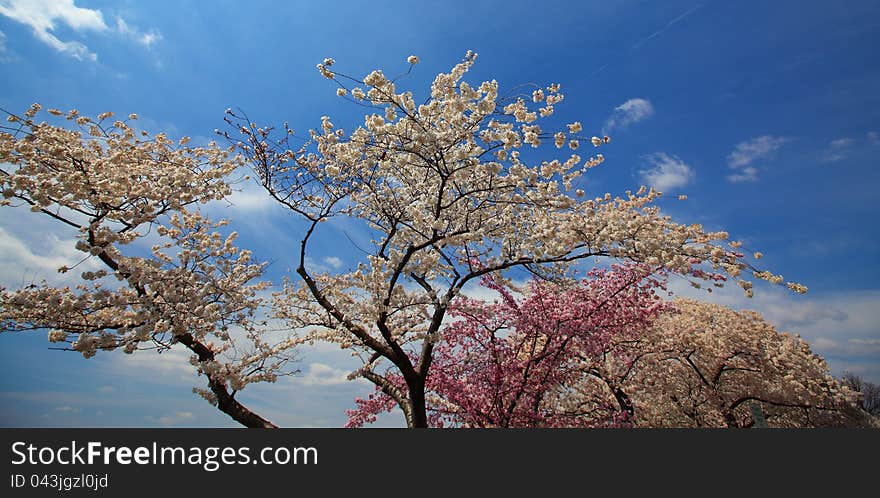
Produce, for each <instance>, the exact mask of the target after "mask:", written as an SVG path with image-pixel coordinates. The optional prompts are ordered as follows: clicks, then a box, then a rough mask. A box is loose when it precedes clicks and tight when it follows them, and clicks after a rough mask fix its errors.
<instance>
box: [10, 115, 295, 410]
mask: <svg viewBox="0 0 880 498" xmlns="http://www.w3.org/2000/svg"><path fill="white" fill-rule="evenodd" d="M40 110H41V107H40V106H39V105H36V104H34V105H33V106H32V107H31V108H30V109H29V110H28V111H27V112H25V113H24V114H23V115H21V116H17V115H13V114H9V117H8V121H9V123H8V126H4V127H3V132H2V133H0V166H2V167H0V191H2V194H3V200H2V202H0V204H2V205H3V206H30V210H31V211H33V212H35V213H38V214H41V215H43V216H45V217H46V218H48V219H51V220H53V221H55V222H57V223H58V224H59V225H60V226H66V227H69V228H70V229H71V244H73V243H74V242H75V245H76V249H77V250H78V251H80V252H81V254H82V260H81V261H80V262H79V263H77V264H75V265H72V266H71V267H67V266H63V267H61V268H58V269H57V270H58V271H59V272H61V273H67V272H72V271H74V270H75V269H76V267H77V266H80V265H82V264H84V263H85V262H86V261H87V260H90V261H92V262H97V266H98V267H100V269H97V270H95V271H82V272H81V274H80V278H79V279H78V280H79V282H80V283H78V284H76V285H75V286H74V287H71V286H67V285H63V286H62V285H52V284H49V283H47V282H45V281H44V282H42V283H36V284H31V285H26V286H23V287H21V288H18V289H4V288H0V330H3V331H25V330H35V329H45V328H48V329H50V330H49V340H50V341H52V342H53V343H57V344H60V345H62V349H68V350H74V351H78V352H80V353H82V355H83V356H84V357H86V358H89V357H92V356H94V355H95V354H96V352H98V351H110V350H116V349H121V350H122V351H124V352H125V353H129V354H131V353H134V352H135V351H137V350H140V349H153V350H156V351H158V352H162V351H164V350H168V349H170V348H172V347H175V345H176V344H180V345H181V346H183V347H185V348H187V349H188V350H189V351H190V352H191V353H192V357H191V362H192V364H193V365H194V366H195V368H197V369H198V372H199V373H200V374H203V375H205V376H206V377H207V380H208V385H207V389H196V391H197V392H199V393H200V394H201V395H202V396H204V397H205V398H206V399H208V400H209V401H210V402H211V403H213V404H215V405H216V406H217V407H218V408H219V409H220V410H222V411H223V412H224V413H226V414H228V415H229V416H230V417H232V418H233V419H234V420H236V421H237V422H239V423H241V424H243V425H245V426H248V427H272V426H273V424H272V423H271V422H269V421H268V420H266V419H265V418H263V417H262V416H260V415H258V414H256V413H254V412H253V411H251V410H250V409H249V408H247V407H246V406H245V405H244V404H242V403H241V402H240V401H239V400H238V398H237V397H236V394H237V393H238V392H239V391H241V390H242V389H244V387H245V386H246V385H248V384H250V383H253V382H260V381H268V382H271V381H274V380H275V379H276V377H277V376H278V375H279V374H282V373H284V370H283V367H284V366H285V363H286V362H287V360H288V359H289V357H290V354H291V353H290V348H291V347H292V345H293V344H294V341H293V340H288V339H282V340H279V341H277V342H270V338H269V336H267V335H266V334H265V333H264V330H263V329H262V327H261V326H260V324H259V323H257V322H255V320H254V317H255V315H256V313H257V310H258V307H259V306H260V305H261V299H260V298H259V297H258V292H259V291H260V290H262V289H264V288H265V287H266V283H265V282H260V281H258V278H259V277H260V276H261V274H262V272H263V267H264V266H263V265H262V264H260V263H256V262H254V261H253V258H252V255H251V252H250V251H247V250H240V249H239V248H237V247H236V246H235V245H234V241H235V234H234V233H233V234H231V235H229V236H226V237H224V236H221V234H220V233H219V232H218V231H217V228H218V227H220V226H221V225H223V223H222V222H221V223H213V222H211V221H210V220H208V219H207V218H205V217H204V216H203V215H202V214H200V213H199V211H198V210H195V209H193V207H194V206H197V205H198V204H200V203H205V202H208V201H211V200H217V199H222V198H224V196H226V195H228V194H229V193H230V186H229V184H228V183H227V181H226V177H227V176H228V175H229V174H230V173H232V172H233V171H234V170H235V168H237V167H238V166H239V165H240V162H239V160H238V158H236V157H232V156H231V155H230V152H231V151H230V150H223V149H221V148H218V147H217V146H216V145H215V144H213V143H211V144H209V145H207V146H205V147H188V146H186V142H187V140H188V139H186V138H184V139H181V140H180V141H179V142H173V141H172V140H170V139H169V138H167V137H166V136H165V135H164V134H159V135H156V136H149V135H147V134H146V132H142V133H139V132H136V131H135V129H133V128H132V127H131V126H130V125H129V124H128V122H129V121H130V120H134V119H136V118H137V116H135V115H131V116H129V119H128V120H126V121H115V122H112V123H111V122H110V121H108V120H109V118H111V116H112V114H111V113H105V114H102V115H100V116H98V117H97V119H91V118H89V117H86V116H81V115H79V114H78V112H77V111H70V112H69V113H67V114H66V118H67V120H68V121H70V122H72V123H73V124H74V126H73V127H72V129H66V128H64V127H62V126H56V125H52V124H49V123H47V122H38V121H37V115H38V113H39V112H40ZM48 112H49V113H50V114H52V115H55V116H61V115H62V113H61V112H59V111H57V110H49V111H48ZM148 241H151V242H148ZM151 243H152V244H154V245H153V246H152V248H150V247H149V244H151ZM53 270H54V269H53ZM138 354H145V353H138Z"/></svg>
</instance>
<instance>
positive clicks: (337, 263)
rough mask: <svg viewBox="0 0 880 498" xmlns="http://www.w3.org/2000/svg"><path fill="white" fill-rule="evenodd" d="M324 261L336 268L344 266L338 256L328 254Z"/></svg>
mask: <svg viewBox="0 0 880 498" xmlns="http://www.w3.org/2000/svg"><path fill="white" fill-rule="evenodd" d="M324 262H325V263H327V264H328V265H330V266H332V267H333V268H334V269H336V270H338V269H339V268H342V260H341V259H339V258H337V257H336V256H327V257H326V258H324Z"/></svg>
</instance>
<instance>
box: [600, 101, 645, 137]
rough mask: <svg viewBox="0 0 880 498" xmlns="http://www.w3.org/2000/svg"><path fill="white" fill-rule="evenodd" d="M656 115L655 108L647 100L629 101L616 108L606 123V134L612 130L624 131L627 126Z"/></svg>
mask: <svg viewBox="0 0 880 498" xmlns="http://www.w3.org/2000/svg"><path fill="white" fill-rule="evenodd" d="M653 114H654V106H652V105H651V102H649V101H648V100H646V99H640V98H636V99H629V100H627V101H626V102H624V103H623V104H620V105H619V106H617V107H615V108H614V112H613V113H611V117H609V118H608V121H606V122H605V128H604V132H605V133H610V132H611V130H613V129H615V128H617V129H623V128H626V127H627V126H629V125H631V124H633V123H638V122H639V121H643V120H645V119H648V118H649V117H651V116H652V115H653Z"/></svg>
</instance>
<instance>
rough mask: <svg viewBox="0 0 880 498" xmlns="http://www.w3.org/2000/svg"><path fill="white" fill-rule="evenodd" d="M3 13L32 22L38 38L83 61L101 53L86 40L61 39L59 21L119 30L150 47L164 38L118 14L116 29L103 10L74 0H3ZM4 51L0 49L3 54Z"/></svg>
mask: <svg viewBox="0 0 880 498" xmlns="http://www.w3.org/2000/svg"><path fill="white" fill-rule="evenodd" d="M0 15H3V16H6V17H8V18H10V19H12V20H14V21H17V22H19V23H22V24H24V25H26V26H29V27H30V28H31V31H32V32H33V34H34V36H35V37H36V38H37V39H38V40H40V41H41V42H43V43H45V44H46V45H48V46H50V47H52V48H53V49H55V50H57V51H58V52H60V53H63V54H66V55H69V56H71V57H73V58H75V59H77V60H81V61H86V60H87V61H96V60H97V59H98V54H97V53H95V52H93V51H92V50H91V49H89V47H88V46H86V45H85V44H84V43H82V42H79V41H74V40H68V41H64V40H61V39H59V38H58V37H57V36H56V34H55V30H56V28H58V26H59V25H62V24H63V25H66V26H68V27H69V28H71V29H72V30H73V31H75V32H77V33H80V34H82V33H86V32H97V33H113V32H115V33H116V34H118V35H122V36H124V37H127V38H130V39H132V40H134V41H135V42H137V43H139V44H141V45H143V46H145V47H147V48H149V47H150V46H152V45H153V44H154V43H156V42H157V41H159V40H161V39H162V34H161V33H160V32H159V31H158V30H156V29H150V30H147V31H140V30H138V29H136V28H134V27H132V26H130V25H128V24H127V23H126V22H125V20H123V19H122V18H121V17H120V18H117V22H116V27H115V30H114V29H111V28H110V26H108V25H107V23H106V22H105V21H104V14H103V13H102V12H101V11H100V10H98V9H87V8H84V7H78V6H76V4H75V3H74V0H0ZM0 41H2V40H0ZM2 53H3V51H2V50H0V56H2Z"/></svg>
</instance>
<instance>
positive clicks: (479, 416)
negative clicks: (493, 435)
mask: <svg viewBox="0 0 880 498" xmlns="http://www.w3.org/2000/svg"><path fill="white" fill-rule="evenodd" d="M482 283H483V285H484V286H485V287H487V288H489V289H493V290H495V291H497V292H498V293H499V294H500V299H499V300H496V301H495V302H494V303H486V302H483V301H479V300H475V299H469V298H465V297H460V298H458V299H456V300H455V301H454V302H453V304H452V305H451V306H450V310H449V311H450V315H451V316H452V317H453V318H454V319H455V320H454V321H452V322H451V323H450V324H449V325H448V326H447V327H445V328H444V329H443V331H442V333H441V340H440V342H439V344H438V346H437V347H436V348H435V351H434V356H435V357H434V366H433V368H432V370H431V374H430V375H429V376H428V381H427V386H428V395H427V398H428V411H429V414H430V415H429V420H430V422H431V425H432V426H437V427H444V426H456V427H597V426H598V427H603V426H626V425H629V424H630V423H631V421H632V415H633V405H632V401H631V400H630V399H629V396H628V395H627V394H626V393H625V392H624V391H623V390H622V389H621V388H620V386H618V385H614V384H611V383H609V382H606V380H605V379H604V378H602V377H599V376H595V380H598V381H600V382H599V383H597V384H589V383H586V382H584V379H583V378H582V377H583V376H584V373H585V371H587V370H585V369H584V368H583V365H584V363H585V362H589V363H592V362H597V361H602V358H604V357H605V356H606V355H607V354H608V352H609V351H610V350H611V349H612V346H613V345H614V344H615V343H620V342H627V341H633V340H638V338H639V337H640V336H641V333H642V331H643V330H644V329H645V328H647V327H649V326H650V325H651V323H652V321H653V320H654V319H655V318H656V317H657V316H658V315H659V314H660V312H661V311H662V310H664V309H665V308H666V307H667V304H666V302H665V301H663V300H662V299H661V298H660V296H659V295H658V293H657V291H658V290H660V289H662V287H663V282H662V281H661V280H659V279H658V278H655V277H654V276H651V271H650V268H648V267H647V266H646V265H636V264H630V265H625V266H614V267H612V269H611V270H600V269H595V270H593V271H591V272H590V274H589V275H588V278H587V279H584V280H582V281H579V282H576V281H571V282H566V283H557V282H548V281H541V280H533V281H531V282H530V283H529V284H528V285H527V286H526V288H525V289H524V297H523V298H522V299H521V300H519V301H517V299H516V298H515V296H514V295H513V294H512V293H511V291H510V289H508V288H507V287H506V286H503V285H499V283H498V282H496V281H494V280H493V279H492V278H490V277H484V278H483V282H482ZM386 375H387V376H388V377H389V378H392V379H394V380H395V381H396V382H397V383H398V384H401V383H402V382H401V379H400V375H399V374H396V373H393V372H390V373H387V374H386ZM574 390H577V392H574ZM356 402H357V405H358V408H357V409H355V410H351V411H349V426H360V425H362V424H364V423H365V422H371V421H373V420H375V416H376V415H377V414H378V413H380V412H381V411H384V410H390V409H392V408H393V406H394V403H393V400H392V399H391V398H390V397H388V396H387V395H383V394H382V393H381V392H377V393H375V394H373V395H372V396H370V397H369V398H367V399H357V400H356Z"/></svg>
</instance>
